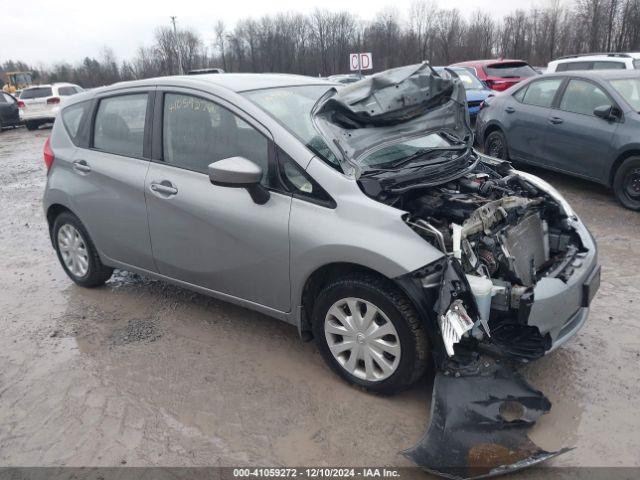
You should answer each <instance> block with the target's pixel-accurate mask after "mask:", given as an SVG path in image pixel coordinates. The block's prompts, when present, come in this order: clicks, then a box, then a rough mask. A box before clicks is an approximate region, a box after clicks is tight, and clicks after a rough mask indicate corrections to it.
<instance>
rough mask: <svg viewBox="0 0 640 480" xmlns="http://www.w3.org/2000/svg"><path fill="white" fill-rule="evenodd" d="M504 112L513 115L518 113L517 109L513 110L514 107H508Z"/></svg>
mask: <svg viewBox="0 0 640 480" xmlns="http://www.w3.org/2000/svg"><path fill="white" fill-rule="evenodd" d="M504 111H505V112H507V113H513V112H515V111H516V109H515V108H513V107H507V108H505V109H504Z"/></svg>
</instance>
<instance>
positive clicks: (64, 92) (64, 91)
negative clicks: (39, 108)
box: [58, 87, 78, 97]
mask: <svg viewBox="0 0 640 480" xmlns="http://www.w3.org/2000/svg"><path fill="white" fill-rule="evenodd" d="M76 93H78V91H77V90H76V88H75V87H60V88H58V95H60V96H61V97H67V96H69V95H75V94H76Z"/></svg>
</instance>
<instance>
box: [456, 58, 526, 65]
mask: <svg viewBox="0 0 640 480" xmlns="http://www.w3.org/2000/svg"><path fill="white" fill-rule="evenodd" d="M513 62H517V63H527V62H525V61H524V60H520V59H518V58H487V59H484V60H467V61H465V62H458V63H454V64H452V65H451V66H452V67H456V66H462V65H469V66H473V65H490V64H492V63H513Z"/></svg>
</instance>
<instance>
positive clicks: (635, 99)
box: [609, 78, 640, 112]
mask: <svg viewBox="0 0 640 480" xmlns="http://www.w3.org/2000/svg"><path fill="white" fill-rule="evenodd" d="M609 82H610V83H611V85H612V86H613V88H615V89H616V91H617V92H618V93H619V94H620V95H622V96H623V97H624V99H625V100H626V101H627V103H629V105H631V108H633V109H634V110H635V111H636V112H640V78H620V79H618V80H610V81H609Z"/></svg>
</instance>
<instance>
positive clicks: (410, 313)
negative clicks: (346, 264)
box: [313, 275, 429, 394]
mask: <svg viewBox="0 0 640 480" xmlns="http://www.w3.org/2000/svg"><path fill="white" fill-rule="evenodd" d="M313 310H314V311H313V332H314V337H315V340H316V343H317V344H318V348H319V349H320V352H321V353H322V356H323V357H324V360H325V361H326V362H327V363H328V365H329V366H330V367H331V368H332V369H333V370H334V371H335V372H336V373H338V375H340V376H341V377H342V378H344V379H345V380H347V381H348V382H350V383H352V384H355V385H359V386H361V387H364V388H366V389H367V390H370V391H373V392H377V393H386V394H390V393H395V392H397V391H400V390H403V389H405V388H407V387H409V386H410V385H411V384H413V383H414V382H415V381H416V380H418V379H419V378H420V377H422V375H423V374H424V372H425V370H426V367H427V362H428V356H429V349H428V345H427V337H426V333H425V331H424V326H423V323H422V322H421V321H420V319H419V317H418V315H417V313H416V311H415V309H414V307H413V305H412V304H411V302H410V301H409V300H408V299H407V298H406V297H405V296H404V294H402V292H400V291H399V290H398V289H397V288H395V287H394V286H393V285H392V284H391V283H390V282H388V281H384V280H383V279H379V278H376V277H374V276H369V275H359V276H353V277H350V278H343V279H340V280H336V281H334V282H332V283H330V284H329V285H327V286H326V287H325V288H323V289H322V291H321V292H320V294H319V295H318V297H317V300H316V302H315V305H314V309H313Z"/></svg>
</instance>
